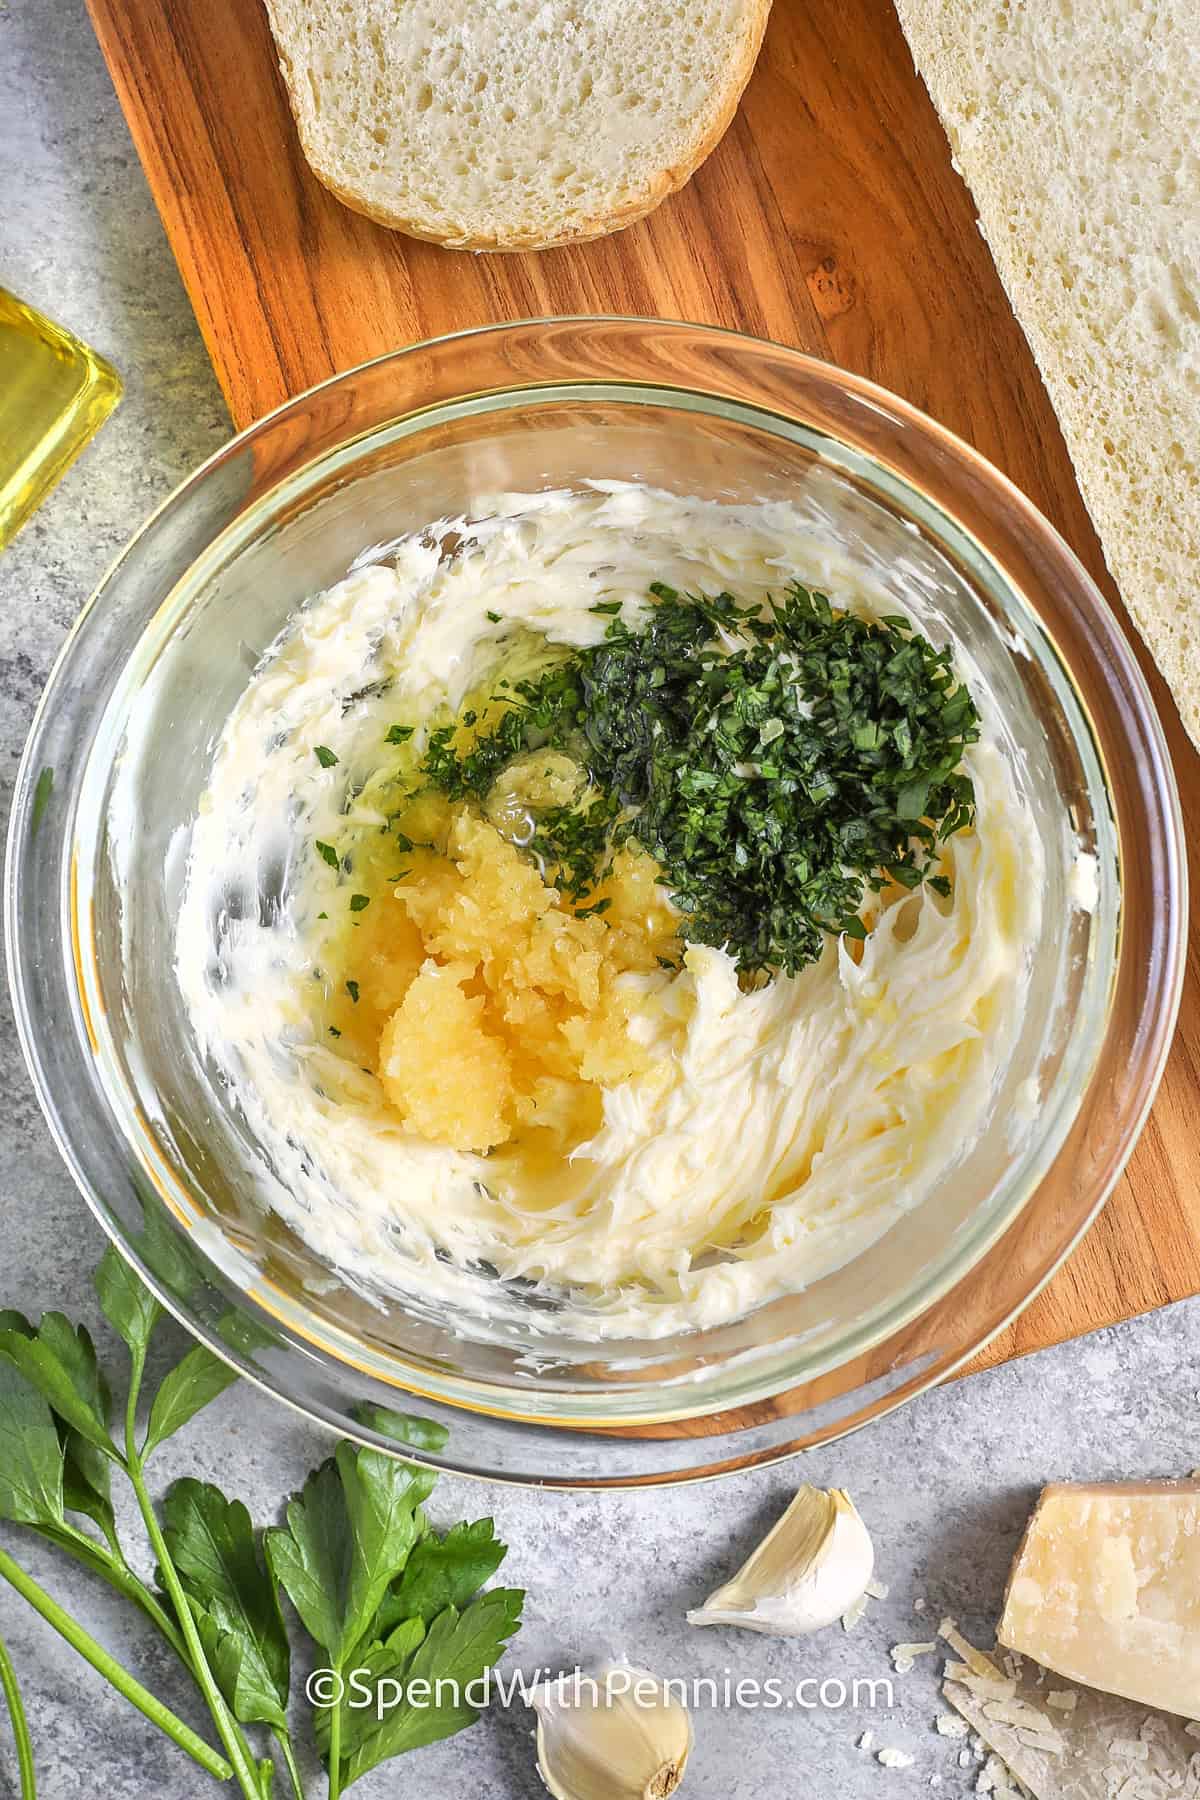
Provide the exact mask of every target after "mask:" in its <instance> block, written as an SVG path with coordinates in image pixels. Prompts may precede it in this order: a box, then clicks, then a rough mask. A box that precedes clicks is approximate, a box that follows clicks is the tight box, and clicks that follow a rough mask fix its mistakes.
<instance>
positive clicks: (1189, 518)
mask: <svg viewBox="0 0 1200 1800" xmlns="http://www.w3.org/2000/svg"><path fill="white" fill-rule="evenodd" d="M897 10H898V11H899V14H900V20H901V23H902V25H903V27H904V30H905V33H906V35H907V37H908V41H909V44H910V45H911V47H912V50H913V55H914V58H915V60H916V64H917V68H918V69H919V70H920V72H921V74H922V75H923V76H924V78H925V81H926V84H927V86H928V88H929V91H930V93H931V94H932V96H933V100H934V104H935V105H936V107H937V109H938V111H939V113H940V114H941V117H942V121H943V123H944V125H945V127H946V131H947V134H948V136H949V139H950V144H951V148H952V149H953V151H954V156H955V162H956V165H957V167H958V168H959V170H960V171H961V173H962V175H963V176H964V178H965V180H966V182H967V185H968V186H969V187H970V189H971V192H972V194H973V195H974V198H975V204H976V206H977V208H978V210H979V220H980V225H981V227H982V230H983V233H984V236H985V237H986V239H987V241H988V244H989V246H990V247H991V251H992V255H993V257H994V258H995V262H996V267H997V269H998V270H999V272H1000V278H1001V280H1002V281H1003V282H1004V285H1005V287H1006V288H1007V290H1008V294H1009V298H1010V299H1011V300H1012V303H1013V308H1014V310H1015V312H1016V315H1017V318H1018V319H1019V320H1020V322H1021V325H1022V326H1023V327H1024V330H1025V334H1026V336H1027V337H1028V339H1029V342H1030V344H1031V346H1032V348H1033V353H1034V355H1035V356H1036V358H1037V360H1038V364H1039V366H1040V368H1041V371H1042V375H1043V378H1044V379H1045V383H1046V387H1047V389H1048V390H1049V393H1050V398H1051V400H1052V401H1053V403H1054V407H1055V410H1056V412H1057V413H1058V417H1059V420H1060V422H1061V424H1062V428H1063V435H1064V436H1065V438H1066V440H1067V448H1068V449H1069V450H1070V452H1071V456H1072V458H1073V460H1074V463H1075V469H1076V473H1077V474H1078V476H1079V485H1080V488H1081V490H1082V492H1083V497H1084V499H1085V500H1086V502H1087V504H1088V508H1089V510H1090V512H1091V514H1092V518H1093V519H1094V520H1095V523H1096V529H1097V531H1098V532H1099V534H1100V539H1101V542H1102V544H1103V546H1104V553H1105V556H1106V557H1107V559H1108V565H1109V568H1110V569H1111V570H1112V573H1113V575H1114V577H1115V579H1116V582H1117V585H1118V587H1119V588H1120V590H1121V593H1122V596H1123V597H1124V600H1125V603H1126V605H1127V607H1128V608H1129V611H1130V612H1131V614H1132V615H1133V618H1134V621H1135V623H1136V624H1137V626H1138V629H1139V630H1140V631H1141V633H1142V635H1143V637H1144V638H1145V640H1146V643H1147V645H1148V646H1149V648H1150V651H1151V653H1152V654H1153V656H1154V659H1155V661H1156V662H1157V663H1158V666H1159V668H1160V669H1161V670H1162V672H1163V674H1164V675H1165V676H1166V678H1167V681H1168V682H1169V683H1170V686H1171V689H1172V691H1173V693H1174V695H1175V699H1176V702H1177V704H1178V706H1179V711H1180V715H1181V717H1182V719H1183V722H1184V724H1185V725H1186V726H1187V729H1188V730H1189V732H1190V733H1191V735H1192V737H1193V738H1194V739H1195V740H1196V742H1197V744H1200V0H897Z"/></svg>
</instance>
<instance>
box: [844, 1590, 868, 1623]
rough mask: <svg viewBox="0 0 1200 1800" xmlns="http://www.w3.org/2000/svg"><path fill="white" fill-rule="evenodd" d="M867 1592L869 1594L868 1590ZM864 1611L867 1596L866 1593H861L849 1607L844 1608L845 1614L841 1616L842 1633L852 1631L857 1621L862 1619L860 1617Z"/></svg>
mask: <svg viewBox="0 0 1200 1800" xmlns="http://www.w3.org/2000/svg"><path fill="white" fill-rule="evenodd" d="M868 1592H869V1590H868ZM866 1610H867V1595H866V1593H862V1594H860V1595H859V1596H858V1599H857V1600H855V1601H853V1602H852V1603H851V1605H849V1606H848V1607H847V1608H846V1610H845V1612H844V1613H843V1614H842V1630H843V1631H853V1630H854V1627H855V1626H856V1625H857V1624H858V1621H859V1620H860V1619H861V1618H862V1616H863V1614H864V1613H865V1612H866Z"/></svg>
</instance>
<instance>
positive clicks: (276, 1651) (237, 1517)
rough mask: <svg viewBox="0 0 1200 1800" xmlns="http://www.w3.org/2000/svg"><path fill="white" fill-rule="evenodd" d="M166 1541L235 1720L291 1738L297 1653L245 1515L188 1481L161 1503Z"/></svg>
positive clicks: (214, 1491)
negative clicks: (291, 1693) (291, 1694)
mask: <svg viewBox="0 0 1200 1800" xmlns="http://www.w3.org/2000/svg"><path fill="white" fill-rule="evenodd" d="M163 1536H164V1537H165V1539H166V1542H167V1547H168V1549H169V1550H170V1552H171V1559H172V1561H173V1562H174V1564H175V1567H176V1569H177V1570H178V1572H179V1579H180V1582H181V1583H182V1585H183V1590H184V1592H185V1593H186V1595H187V1597H188V1601H189V1603H190V1605H191V1607H192V1611H193V1613H194V1615H195V1617H196V1621H197V1623H198V1625H199V1627H200V1636H201V1638H202V1640H203V1642H204V1648H205V1652H206V1654H207V1655H208V1659H209V1662H210V1664H211V1667H212V1670H213V1673H214V1675H215V1676H216V1678H217V1681H218V1683H219V1685H220V1688H221V1692H222V1693H223V1694H224V1696H225V1698H226V1700H228V1702H229V1704H230V1706H231V1707H232V1708H233V1711H234V1714H235V1716H236V1717H237V1718H239V1719H240V1720H241V1721H242V1723H243V1724H244V1725H248V1724H251V1723H260V1724H264V1725H271V1726H273V1727H274V1728H275V1729H276V1730H277V1731H286V1730H287V1703H288V1688H289V1685H290V1680H291V1652H290V1650H289V1648H288V1640H287V1633H286V1631H285V1630H284V1627H283V1615H282V1613H281V1612H280V1610H279V1595H278V1590H277V1589H276V1586H275V1582H274V1580H273V1578H272V1576H271V1574H270V1571H269V1570H268V1569H266V1568H264V1566H263V1563H262V1560H261V1558H260V1556H259V1553H258V1549H257V1546H256V1544H255V1541H254V1527H253V1525H252V1524H251V1522H250V1515H249V1513H248V1512H247V1511H246V1508H245V1507H244V1506H243V1505H242V1503H241V1501H240V1500H227V1499H226V1498H225V1496H224V1494H222V1492H221V1491H220V1489H219V1488H216V1487H213V1486H212V1485H211V1484H210V1483H208V1482H204V1481H194V1480H192V1479H191V1478H190V1477H187V1476H185V1477H184V1478H183V1479H181V1480H179V1481H177V1482H175V1483H174V1485H173V1486H172V1488H171V1490H170V1492H169V1493H168V1495H167V1498H166V1500H165V1502H164V1503H163Z"/></svg>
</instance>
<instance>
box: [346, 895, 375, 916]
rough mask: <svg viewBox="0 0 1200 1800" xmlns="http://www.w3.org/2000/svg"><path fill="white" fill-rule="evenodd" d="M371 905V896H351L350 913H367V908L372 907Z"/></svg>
mask: <svg viewBox="0 0 1200 1800" xmlns="http://www.w3.org/2000/svg"><path fill="white" fill-rule="evenodd" d="M370 904H371V896H370V894H351V896H350V911H351V912H365V911H366V909H367V907H368V906H370Z"/></svg>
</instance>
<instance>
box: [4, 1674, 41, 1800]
mask: <svg viewBox="0 0 1200 1800" xmlns="http://www.w3.org/2000/svg"><path fill="white" fill-rule="evenodd" d="M0 1690H2V1691H3V1694H4V1699H5V1702H6V1704H7V1706H8V1716H9V1718H10V1719H11V1720H12V1732H13V1741H14V1742H15V1744H16V1746H17V1772H18V1774H19V1775H20V1777H21V1800H37V1777H36V1775H35V1774H34V1772H33V1745H32V1744H31V1743H30V1741H29V1725H28V1722H27V1721H26V1718H25V1707H24V1704H23V1702H22V1700H21V1690H20V1688H19V1687H18V1686H17V1671H16V1670H15V1669H14V1668H13V1666H12V1658H11V1657H10V1656H9V1654H8V1649H7V1646H6V1645H5V1642H4V1639H3V1638H0Z"/></svg>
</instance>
